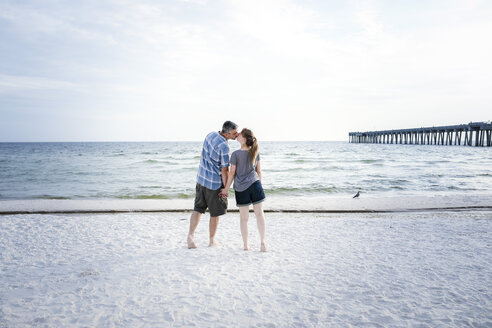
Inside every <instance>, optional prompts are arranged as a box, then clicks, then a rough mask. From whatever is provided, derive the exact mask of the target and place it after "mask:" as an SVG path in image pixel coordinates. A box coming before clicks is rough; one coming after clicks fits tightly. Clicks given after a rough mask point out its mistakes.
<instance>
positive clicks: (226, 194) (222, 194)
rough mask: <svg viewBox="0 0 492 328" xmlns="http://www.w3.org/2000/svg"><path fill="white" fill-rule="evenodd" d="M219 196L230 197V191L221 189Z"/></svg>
mask: <svg viewBox="0 0 492 328" xmlns="http://www.w3.org/2000/svg"><path fill="white" fill-rule="evenodd" d="M219 196H220V197H226V198H227V197H229V189H227V190H226V188H222V189H220V192H219Z"/></svg>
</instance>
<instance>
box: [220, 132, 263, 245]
mask: <svg viewBox="0 0 492 328" xmlns="http://www.w3.org/2000/svg"><path fill="white" fill-rule="evenodd" d="M236 140H237V141H238V142H239V143H240V144H241V149H239V150H236V151H235V152H233V153H232V155H231V160H230V163H231V171H230V173H229V176H228V179H227V183H226V185H225V187H224V189H223V191H222V194H223V195H224V196H228V195H229V188H230V186H231V184H232V181H233V180H234V193H235V195H236V204H237V206H238V207H239V215H240V218H241V235H242V236H243V242H244V250H245V251H247V250H249V245H248V219H249V205H251V204H253V209H254V212H255V216H256V223H257V225H258V231H259V233H260V239H261V248H260V250H261V251H262V252H266V245H265V215H264V214H263V203H262V202H263V201H264V200H265V192H264V191H263V187H262V185H261V167H260V155H259V154H258V141H257V140H256V138H255V136H254V134H253V132H252V131H251V130H249V129H242V131H241V133H239V135H238V136H237V138H236Z"/></svg>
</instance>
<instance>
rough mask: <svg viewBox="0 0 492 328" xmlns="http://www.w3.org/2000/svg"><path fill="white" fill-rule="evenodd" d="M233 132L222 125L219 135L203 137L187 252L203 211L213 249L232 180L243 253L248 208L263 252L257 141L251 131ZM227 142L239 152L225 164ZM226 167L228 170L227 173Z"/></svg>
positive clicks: (232, 125)
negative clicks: (234, 144)
mask: <svg viewBox="0 0 492 328" xmlns="http://www.w3.org/2000/svg"><path fill="white" fill-rule="evenodd" d="M237 128H238V126H237V124H235V123H233V122H231V121H226V122H225V123H224V124H223V126H222V130H221V131H220V132H211V133H209V134H208V135H207V136H206V137H205V141H204V142H203V149H202V156H201V158H200V166H199V168H198V174H197V178H196V180H197V183H196V195H195V206H194V209H193V213H192V214H191V219H190V231H189V234H188V248H196V244H195V241H194V234H195V229H196V227H197V226H198V222H200V216H201V215H202V214H203V213H205V210H206V209H207V208H208V209H209V211H210V223H209V230H210V244H209V246H215V245H216V242H215V232H216V231H217V226H218V224H219V216H221V215H224V214H226V213H227V197H228V196H229V187H230V186H231V184H232V182H233V180H234V193H235V196H236V204H237V206H238V207H239V216H240V220H241V235H242V236H243V242H244V250H246V251H247V250H249V245H248V218H249V205H251V204H253V209H254V212H255V216H256V223H257V225H258V230H259V232H260V238H261V249H260V250H261V251H262V252H266V245H265V216H264V214H263V204H262V202H263V201H264V200H265V193H264V191H263V187H262V185H261V169H260V155H259V154H258V141H257V140H256V138H255V136H254V135H253V132H252V131H251V130H249V129H242V130H241V132H240V133H238V132H237ZM231 139H232V140H234V139H237V141H238V142H239V143H240V144H241V149H240V150H236V151H235V152H234V153H232V155H231V157H230V160H229V144H228V140H231ZM229 165H230V166H231V170H230V172H229ZM221 188H222V189H221Z"/></svg>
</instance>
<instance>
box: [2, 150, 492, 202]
mask: <svg viewBox="0 0 492 328" xmlns="http://www.w3.org/2000/svg"><path fill="white" fill-rule="evenodd" d="M229 144H230V147H231V152H232V151H234V150H236V149H238V148H239V144H238V143H237V142H236V141H229ZM201 146H202V142H88V143H85V142H79V143H65V142H63V143H0V200H27V199H120V200H123V199H193V197H194V192H195V179H196V173H197V168H198V165H199V160H200V153H201ZM260 154H261V159H262V160H261V165H262V173H263V181H262V182H263V186H264V188H265V192H266V194H267V197H284V196H288V197H304V198H306V199H309V197H311V196H316V197H318V196H324V197H349V196H351V195H354V194H355V193H356V192H357V191H359V190H360V191H361V194H363V195H370V196H374V197H386V196H435V195H460V194H464V193H466V194H481V195H483V194H490V193H492V148H481V147H463V146H429V145H385V144H354V143H348V142H260Z"/></svg>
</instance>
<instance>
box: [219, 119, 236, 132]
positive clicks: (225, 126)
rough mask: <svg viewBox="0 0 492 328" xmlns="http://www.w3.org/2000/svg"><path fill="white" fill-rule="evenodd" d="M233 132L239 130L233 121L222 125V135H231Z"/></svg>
mask: <svg viewBox="0 0 492 328" xmlns="http://www.w3.org/2000/svg"><path fill="white" fill-rule="evenodd" d="M232 130H237V124H236V123H234V122H231V121H225V122H224V124H223V125H222V133H231V131H232Z"/></svg>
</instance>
